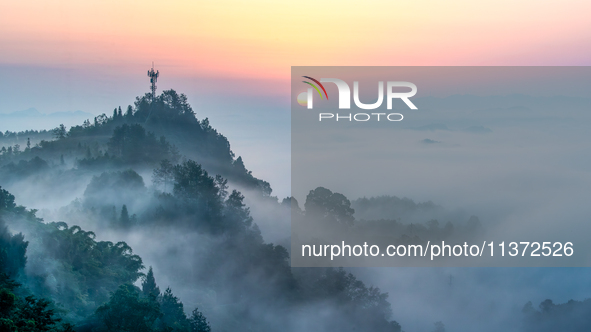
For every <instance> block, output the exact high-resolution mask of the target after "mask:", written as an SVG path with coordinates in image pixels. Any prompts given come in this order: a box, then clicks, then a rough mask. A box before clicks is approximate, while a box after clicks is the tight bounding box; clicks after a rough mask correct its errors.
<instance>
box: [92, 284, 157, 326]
mask: <svg viewBox="0 0 591 332" xmlns="http://www.w3.org/2000/svg"><path fill="white" fill-rule="evenodd" d="M96 315H97V317H98V318H99V320H100V322H101V323H102V325H103V327H106V331H110V332H118V331H121V332H150V331H154V330H155V329H154V322H155V321H156V319H158V318H160V317H161V316H162V312H161V311H160V307H159V305H158V303H157V302H154V301H150V300H149V299H144V298H140V296H139V291H138V290H137V289H136V287H135V286H133V285H129V284H125V285H121V286H120V287H119V288H118V289H117V291H115V293H113V295H111V298H110V300H109V302H108V303H105V304H103V305H101V306H100V307H98V309H96Z"/></svg>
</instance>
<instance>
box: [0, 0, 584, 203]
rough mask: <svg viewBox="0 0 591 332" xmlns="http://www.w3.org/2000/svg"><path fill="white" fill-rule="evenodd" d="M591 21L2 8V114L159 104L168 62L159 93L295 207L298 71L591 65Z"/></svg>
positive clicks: (348, 11) (427, 10)
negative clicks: (147, 101) (294, 88)
mask: <svg viewBox="0 0 591 332" xmlns="http://www.w3.org/2000/svg"><path fill="white" fill-rule="evenodd" d="M590 9H591V3H589V2H588V1H567V2H561V3H556V2H554V1H532V0H527V1H519V2H515V1H509V0H503V1H494V2H493V1H467V0H456V1H446V2H441V1H428V0H420V1H408V2H395V1H378V0H373V1H371V0H370V1H364V2H363V3H360V2H358V1H349V0H347V1H316V2H314V3H302V2H300V1H271V0H250V1H241V0H221V1H220V0H218V1H179V0H173V1H166V2H161V1H141V2H140V1H73V0H65V1H51V2H49V1H29V0H24V1H13V0H8V1H2V2H1V3H0V45H2V47H1V50H0V72H1V73H2V75H1V77H2V80H0V114H2V113H12V112H15V111H22V110H25V109H29V108H31V107H33V108H36V109H37V110H38V111H39V112H41V113H45V114H48V113H54V112H64V111H65V112H68V111H70V112H71V111H77V110H81V111H84V112H88V113H91V114H94V115H98V114H101V113H107V114H109V113H110V112H111V110H112V109H113V108H114V107H117V106H120V105H121V106H123V107H125V106H126V105H128V104H132V103H133V100H134V98H135V96H138V95H142V94H143V93H145V92H147V91H148V85H149V82H148V78H147V77H146V72H147V70H148V69H149V68H150V67H151V64H152V62H154V63H155V65H156V69H158V70H160V72H161V76H160V79H159V83H158V88H159V91H162V90H163V89H169V88H174V89H176V90H177V91H180V92H183V93H185V94H187V96H188V97H189V101H190V103H191V104H192V105H193V107H194V108H195V111H196V113H197V116H198V117H199V118H204V117H208V118H209V119H210V121H211V123H212V125H213V126H214V127H216V128H217V129H219V130H220V131H221V132H222V133H223V134H225V135H226V136H227V137H228V138H229V139H230V142H231V143H232V144H233V145H232V147H233V150H234V152H235V153H236V154H237V155H243V158H244V159H245V162H246V164H247V166H248V167H249V168H250V169H252V170H253V173H254V174H255V175H256V176H259V177H264V178H265V179H268V180H270V182H271V184H272V185H273V184H274V188H275V194H277V195H278V196H287V195H288V194H289V181H286V180H285V179H288V177H289V160H288V159H289V152H288V149H289V78H290V67H291V66H296V65H360V66H367V65H372V66H376V65H385V66H391V65H589V64H590V62H591V60H589V59H590V58H589V57H588V54H589V52H590V49H591V43H589V40H590V39H591V21H589V20H588V16H587V15H588V13H589V11H590ZM48 125H51V126H55V125H57V123H55V124H54V123H48ZM21 129H24V128H14V130H21ZM4 130H6V129H4ZM265 142H266V143H265ZM261 144H265V147H264V148H263V149H261V147H260V145H261ZM261 151H265V153H262V152H261ZM264 155H273V156H276V157H277V158H276V160H283V162H275V163H273V165H269V162H268V159H267V160H262V156H264Z"/></svg>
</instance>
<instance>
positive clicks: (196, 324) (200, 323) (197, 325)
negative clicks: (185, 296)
mask: <svg viewBox="0 0 591 332" xmlns="http://www.w3.org/2000/svg"><path fill="white" fill-rule="evenodd" d="M189 321H190V324H191V330H190V331H191V332H211V327H210V326H209V323H208V322H207V319H206V318H205V316H203V314H202V313H201V312H200V311H199V310H198V309H197V308H195V310H193V312H192V313H191V318H189Z"/></svg>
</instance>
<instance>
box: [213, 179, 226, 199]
mask: <svg viewBox="0 0 591 332" xmlns="http://www.w3.org/2000/svg"><path fill="white" fill-rule="evenodd" d="M215 185H216V186H217V187H218V190H219V196H220V199H221V200H225V199H226V197H227V196H228V180H226V179H224V178H223V177H222V176H221V175H216V176H215Z"/></svg>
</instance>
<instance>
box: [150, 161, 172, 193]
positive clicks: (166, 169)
mask: <svg viewBox="0 0 591 332" xmlns="http://www.w3.org/2000/svg"><path fill="white" fill-rule="evenodd" d="M173 180H174V166H173V165H172V163H171V162H170V161H169V160H168V159H164V160H162V161H161V162H160V167H159V168H156V169H154V173H153V174H152V182H153V183H154V186H160V185H164V192H166V191H167V190H168V185H169V184H170V183H172V181H173Z"/></svg>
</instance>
